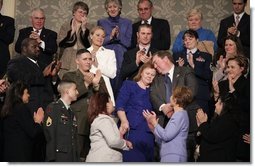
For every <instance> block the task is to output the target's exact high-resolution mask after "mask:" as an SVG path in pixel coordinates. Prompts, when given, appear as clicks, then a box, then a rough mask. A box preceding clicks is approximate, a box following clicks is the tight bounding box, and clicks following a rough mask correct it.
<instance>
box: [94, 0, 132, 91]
mask: <svg viewBox="0 0 255 167" xmlns="http://www.w3.org/2000/svg"><path fill="white" fill-rule="evenodd" d="M104 7H105V10H106V12H107V14H108V16H109V17H107V18H103V19H99V20H98V22H97V25H99V26H102V27H103V28H104V30H105V40H104V43H103V46H104V47H105V48H107V49H112V50H114V52H115V56H116V61H117V63H116V67H117V72H116V77H115V78H114V79H113V78H112V79H111V85H112V88H113V92H114V95H115V96H117V92H118V90H119V88H120V86H121V79H120V68H121V64H122V62H123V55H124V52H126V51H127V48H128V47H129V46H130V44H131V35H132V22H131V20H129V19H127V18H123V17H120V14H121V10H122V1H121V0H106V1H105V3H104Z"/></svg>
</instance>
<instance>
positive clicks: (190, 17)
mask: <svg viewBox="0 0 255 167" xmlns="http://www.w3.org/2000/svg"><path fill="white" fill-rule="evenodd" d="M187 21H188V29H191V30H194V31H196V32H197V33H198V39H199V41H211V43H212V44H213V45H212V46H213V51H214V53H215V52H216V51H217V48H218V46H217V40H216V37H215V35H214V33H213V32H212V30H210V29H205V28H203V27H202V21H203V15H202V12H201V11H200V10H199V9H191V10H190V11H189V12H188V13H187ZM184 32H185V30H183V31H181V32H179V34H178V35H177V37H176V39H175V41H174V44H173V49H172V51H173V54H178V53H180V52H183V51H184V50H185V47H184V44H183V40H182V37H183V34H184Z"/></svg>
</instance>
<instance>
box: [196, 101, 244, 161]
mask: <svg viewBox="0 0 255 167" xmlns="http://www.w3.org/2000/svg"><path fill="white" fill-rule="evenodd" d="M232 102H233V101H232V100H231V97H226V98H223V97H219V98H218V100H217V102H216V104H215V115H214V117H213V118H212V120H211V122H209V121H207V120H208V119H207V114H206V113H204V112H203V110H202V109H198V111H197V115H196V119H197V125H198V133H197V134H198V136H199V138H200V147H199V150H200V151H199V154H200V156H199V159H198V161H201V162H234V161H235V160H236V153H237V147H236V146H237V143H238V131H239V121H238V115H237V113H236V112H235V110H233V108H232V104H231V103H232Z"/></svg>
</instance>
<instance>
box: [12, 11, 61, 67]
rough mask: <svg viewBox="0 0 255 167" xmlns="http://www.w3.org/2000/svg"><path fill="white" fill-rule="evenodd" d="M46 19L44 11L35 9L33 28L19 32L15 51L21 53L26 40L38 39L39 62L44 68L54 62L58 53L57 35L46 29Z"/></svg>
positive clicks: (32, 20)
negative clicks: (22, 44) (54, 57)
mask: <svg viewBox="0 0 255 167" xmlns="http://www.w3.org/2000/svg"><path fill="white" fill-rule="evenodd" d="M45 19H46V17H45V14H44V11H43V9H41V8H35V9H33V10H32V13H31V18H30V20H31V23H32V26H31V27H27V28H23V29H21V30H20V31H19V37H18V40H17V42H16V44H15V51H16V52H17V53H21V42H22V41H23V40H24V39H25V38H32V39H36V40H37V42H38V43H39V44H40V46H39V47H40V50H41V51H40V55H39V59H38V61H39V62H40V63H41V64H43V66H44V67H46V66H47V65H49V64H50V63H51V62H52V61H53V55H54V53H56V52H57V33H56V32H54V31H52V30H49V29H46V28H45V27H44V24H45ZM44 67H43V68H44Z"/></svg>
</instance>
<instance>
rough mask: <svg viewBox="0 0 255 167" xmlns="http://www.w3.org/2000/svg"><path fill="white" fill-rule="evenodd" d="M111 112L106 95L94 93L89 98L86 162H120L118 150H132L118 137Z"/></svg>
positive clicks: (126, 142)
mask: <svg viewBox="0 0 255 167" xmlns="http://www.w3.org/2000/svg"><path fill="white" fill-rule="evenodd" d="M113 111H114V107H113V103H112V101H111V99H110V96H109V94H108V93H95V94H94V95H93V96H91V98H90V102H89V107H88V113H89V122H90V123H91V128H90V140H91V144H90V146H91V148H90V150H89V154H88V156H87V158H86V162H122V154H121V152H120V150H129V149H130V148H132V144H131V143H130V142H129V141H127V140H124V139H123V138H122V137H121V136H120V132H119V130H118V127H117V125H116V123H115V121H114V119H113V118H112V117H111V116H110V115H111V113H112V112H113Z"/></svg>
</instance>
